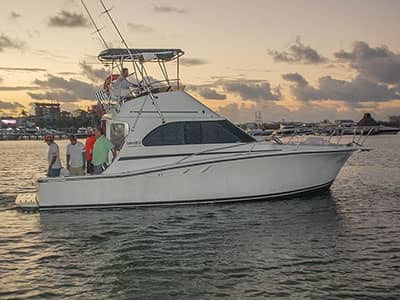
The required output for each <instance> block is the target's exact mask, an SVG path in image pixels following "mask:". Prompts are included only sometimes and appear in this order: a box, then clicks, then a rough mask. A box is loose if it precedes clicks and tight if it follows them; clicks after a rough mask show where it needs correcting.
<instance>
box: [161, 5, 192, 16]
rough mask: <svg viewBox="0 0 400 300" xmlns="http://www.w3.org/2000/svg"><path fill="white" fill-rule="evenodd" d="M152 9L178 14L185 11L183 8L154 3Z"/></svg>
mask: <svg viewBox="0 0 400 300" xmlns="http://www.w3.org/2000/svg"><path fill="white" fill-rule="evenodd" d="M154 10H155V11H156V12H159V13H178V14H183V13H186V11H185V10H184V9H181V8H177V7H174V6H170V5H154Z"/></svg>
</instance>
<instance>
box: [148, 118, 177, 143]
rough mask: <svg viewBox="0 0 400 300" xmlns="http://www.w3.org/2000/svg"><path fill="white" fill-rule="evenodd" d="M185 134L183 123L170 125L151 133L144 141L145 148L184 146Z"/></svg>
mask: <svg viewBox="0 0 400 300" xmlns="http://www.w3.org/2000/svg"><path fill="white" fill-rule="evenodd" d="M182 144H184V134H183V126H182V123H169V124H165V125H162V126H160V127H158V128H156V129H154V130H153V131H152V132H150V133H149V134H148V135H147V136H146V137H145V138H144V139H143V145H145V146H161V145H182Z"/></svg>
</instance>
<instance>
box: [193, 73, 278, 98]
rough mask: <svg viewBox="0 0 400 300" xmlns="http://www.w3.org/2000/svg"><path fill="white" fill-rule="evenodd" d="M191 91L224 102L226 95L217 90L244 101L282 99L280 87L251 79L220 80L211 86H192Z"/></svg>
mask: <svg viewBox="0 0 400 300" xmlns="http://www.w3.org/2000/svg"><path fill="white" fill-rule="evenodd" d="M188 89H189V90H192V91H196V92H198V93H199V95H200V96H202V97H203V98H205V99H214V100H224V99H226V95H225V94H222V93H221V92H217V90H223V91H225V93H231V94H237V95H239V96H240V98H241V99H242V100H250V101H263V100H272V101H275V100H279V99H280V98H281V92H280V87H279V86H278V87H276V88H271V85H270V83H269V82H268V81H265V80H264V81H261V80H251V79H248V80H246V79H243V78H240V79H226V78H219V79H217V80H215V81H214V82H212V83H210V84H203V85H190V86H188Z"/></svg>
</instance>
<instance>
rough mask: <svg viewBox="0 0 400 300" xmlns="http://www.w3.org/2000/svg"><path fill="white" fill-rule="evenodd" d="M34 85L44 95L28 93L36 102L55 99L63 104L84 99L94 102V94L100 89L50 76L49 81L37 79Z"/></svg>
mask: <svg viewBox="0 0 400 300" xmlns="http://www.w3.org/2000/svg"><path fill="white" fill-rule="evenodd" d="M34 84H36V85H37V86H39V87H40V89H42V90H47V91H46V92H44V93H28V95H29V96H30V97H31V98H33V99H36V100H43V99H53V100H58V101H61V102H76V101H80V100H83V99H87V100H94V94H95V92H96V91H97V90H98V89H99V87H98V86H97V85H92V84H89V83H87V82H84V81H80V80H76V79H68V80H66V79H64V78H62V77H58V76H53V75H51V74H49V76H48V79H47V80H39V79H36V80H35V81H34Z"/></svg>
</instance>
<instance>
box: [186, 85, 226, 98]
mask: <svg viewBox="0 0 400 300" xmlns="http://www.w3.org/2000/svg"><path fill="white" fill-rule="evenodd" d="M188 89H189V90H192V91H195V92H197V93H198V94H199V95H200V96H201V97H203V98H204V99H208V100H225V99H226V95H224V94H221V93H218V92H217V91H216V90H215V89H213V88H210V87H209V86H207V85H203V86H195V85H191V86H188Z"/></svg>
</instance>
